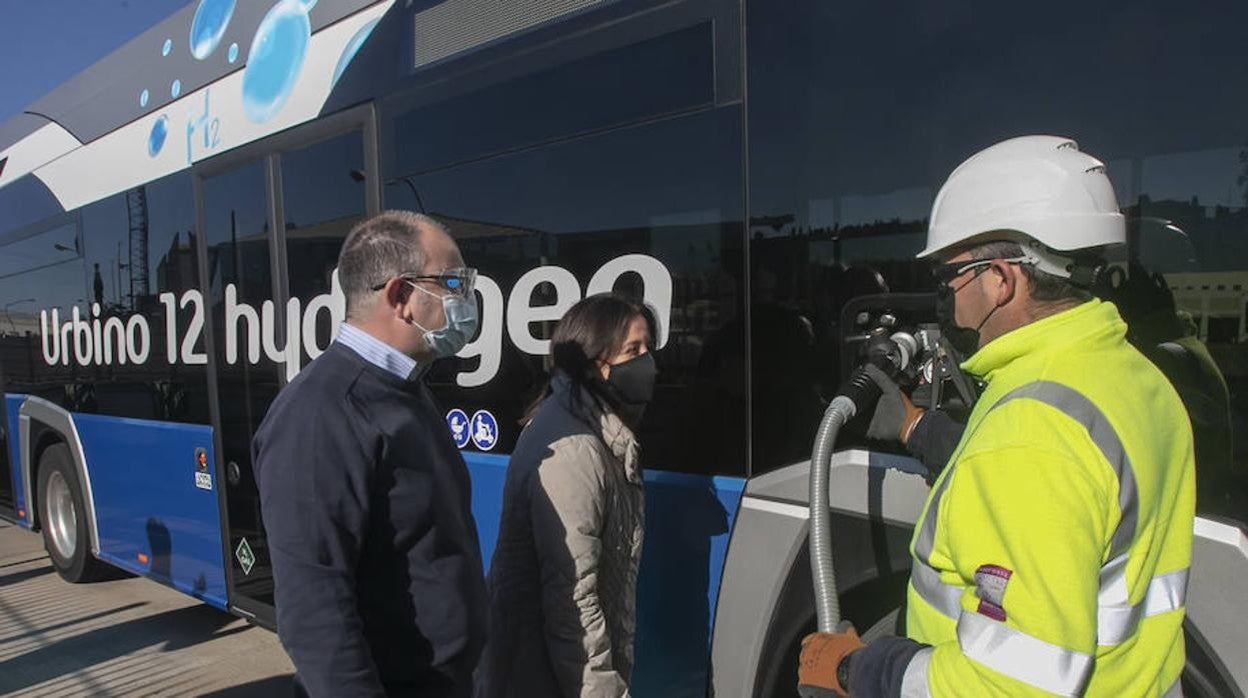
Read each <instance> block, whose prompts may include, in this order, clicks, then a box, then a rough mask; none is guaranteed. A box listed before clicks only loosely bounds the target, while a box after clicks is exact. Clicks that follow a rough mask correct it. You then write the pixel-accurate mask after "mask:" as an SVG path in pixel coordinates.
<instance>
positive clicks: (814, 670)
mask: <svg viewBox="0 0 1248 698" xmlns="http://www.w3.org/2000/svg"><path fill="white" fill-rule="evenodd" d="M863 647H865V645H863V644H862V640H860V639H858V631H857V630H854V626H853V625H851V624H850V623H849V622H848V621H844V622H842V623H841V624H840V625H838V626H837V632H835V633H811V634H809V635H807V636H806V637H804V638H802V655H801V658H800V659H799V660H798V663H797V693H798V695H800V696H802V698H832V696H838V697H839V698H849V688H848V686H846V684H847V683H849V664H848V663H845V665H844V667H842V663H843V660H844V659H845V658H846V657H848V656H849V655H851V654H853V653H854V652H857V651H858V650H860V649H862V648H863Z"/></svg>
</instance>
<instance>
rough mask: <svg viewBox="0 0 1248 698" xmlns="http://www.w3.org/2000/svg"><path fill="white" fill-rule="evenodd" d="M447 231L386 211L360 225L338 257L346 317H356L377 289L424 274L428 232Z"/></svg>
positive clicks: (423, 220)
mask: <svg viewBox="0 0 1248 698" xmlns="http://www.w3.org/2000/svg"><path fill="white" fill-rule="evenodd" d="M431 229H432V230H441V231H443V232H445V230H446V228H445V227H443V225H442V224H441V223H439V222H437V221H436V220H434V219H432V218H430V217H429V216H425V215H421V214H419V213H412V212H411V211H386V212H384V213H379V214H377V215H376V216H373V217H372V218H367V219H365V220H362V221H360V222H359V223H357V224H356V225H355V227H354V228H352V229H351V232H350V233H349V234H348V235H347V239H346V241H344V242H343V243H342V251H341V252H339V253H338V283H339V284H340V285H341V286H342V293H343V295H344V296H346V299H347V316H348V317H355V316H356V315H358V313H359V311H360V309H361V308H363V307H365V306H367V305H368V304H369V301H370V300H371V299H372V296H373V295H374V294H375V293H377V292H376V291H374V290H373V288H374V287H375V286H379V285H381V284H384V283H386V282H387V281H389V280H390V279H393V278H394V277H396V276H401V275H403V274H419V273H421V272H422V271H424V267H425V251H424V245H423V242H422V239H423V235H424V233H425V231H427V230H431Z"/></svg>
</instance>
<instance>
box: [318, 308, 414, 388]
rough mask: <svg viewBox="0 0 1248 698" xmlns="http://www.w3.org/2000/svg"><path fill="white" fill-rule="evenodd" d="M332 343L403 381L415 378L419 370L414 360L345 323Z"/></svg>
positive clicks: (339, 327) (340, 326)
mask: <svg viewBox="0 0 1248 698" xmlns="http://www.w3.org/2000/svg"><path fill="white" fill-rule="evenodd" d="M334 341H336V342H339V343H341V344H342V345H343V346H344V347H346V348H348V349H350V350H351V351H353V352H355V353H357V354H359V355H360V358H362V359H364V360H365V361H367V362H369V363H370V364H373V365H374V366H377V367H378V368H380V369H381V370H383V371H386V372H387V373H393V374H394V375H396V376H398V377H399V378H402V379H403V380H411V379H412V378H415V377H416V375H417V371H418V369H419V368H420V365H419V364H418V363H417V362H416V359H413V358H412V357H410V356H408V355H407V354H404V353H403V352H401V351H399V350H398V349H395V348H394V347H392V346H390V345H389V344H386V343H385V342H383V341H381V340H380V339H377V338H376V337H374V336H372V335H371V334H369V333H367V332H365V331H364V330H361V329H360V328H358V327H355V326H354V325H348V324H347V323H345V322H344V323H342V324H341V325H339V326H338V338H337V339H336V340H334Z"/></svg>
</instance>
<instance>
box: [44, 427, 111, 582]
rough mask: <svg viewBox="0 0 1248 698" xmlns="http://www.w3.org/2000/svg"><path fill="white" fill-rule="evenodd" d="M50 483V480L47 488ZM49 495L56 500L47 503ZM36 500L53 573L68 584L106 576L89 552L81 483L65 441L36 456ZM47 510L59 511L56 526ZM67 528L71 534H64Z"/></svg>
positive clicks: (102, 564)
mask: <svg viewBox="0 0 1248 698" xmlns="http://www.w3.org/2000/svg"><path fill="white" fill-rule="evenodd" d="M50 483H54V484H52V485H51V491H50V489H49V484H50ZM58 495H59V497H58ZM53 497H56V498H58V500H59V501H58V502H57V503H51V502H50V501H49V499H50V498H53ZM36 501H37V502H38V506H39V527H40V529H41V530H42V531H43V548H44V550H46V551H48V557H49V558H50V559H51V560H52V566H53V567H54V568H56V573H57V574H59V575H61V578H62V579H64V580H65V581H67V582H70V583H71V584H79V583H84V582H93V581H95V580H97V579H101V578H103V577H104V576H106V573H107V572H108V566H106V565H105V564H104V563H102V562H100V561H99V560H97V559H95V556H94V555H92V554H91V538H90V536H91V531H90V528H89V524H88V522H87V510H86V507H85V506H84V505H83V498H82V486H81V485H80V484H79V482H78V472H77V469H76V468H74V461H73V458H72V457H71V456H70V454H69V447H68V446H66V445H65V444H61V443H58V444H53V445H51V446H49V447H47V448H46V449H44V451H43V453H42V454H41V455H40V456H39V490H38V495H37V499H36ZM66 507H69V508H70V510H69V512H70V515H64V512H65V511H66ZM51 510H59V511H60V512H62V516H60V517H58V520H59V521H60V522H61V526H60V527H58V524H57V521H55V520H54V518H53V517H54V513H53V512H52V511H51ZM71 518H72V524H71ZM58 528H59V529H60V533H59V534H58V532H57V531H58ZM70 529H72V536H71V535H67V534H69V533H70ZM58 535H59V538H58Z"/></svg>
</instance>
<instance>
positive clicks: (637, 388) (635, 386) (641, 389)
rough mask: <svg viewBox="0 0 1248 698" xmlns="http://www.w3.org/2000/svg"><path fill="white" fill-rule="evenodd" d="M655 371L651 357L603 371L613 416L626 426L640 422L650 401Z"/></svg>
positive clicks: (657, 370) (634, 360)
mask: <svg viewBox="0 0 1248 698" xmlns="http://www.w3.org/2000/svg"><path fill="white" fill-rule="evenodd" d="M658 373H659V368H658V366H657V365H655V363H654V355H652V354H651V353H650V352H646V353H645V354H642V355H641V356H638V357H636V358H633V359H629V360H628V361H625V362H623V363H618V364H615V365H614V366H609V367H608V368H607V385H608V386H609V387H610V390H611V394H612V397H614V398H615V400H614V401H615V403H616V405H615V408H616V412H617V413H618V414H619V415H620V417H621V418H622V419H623V420H624V421H625V422H627V423H628V424H629V425H630V426H636V425H637V423H638V422H640V421H641V415H642V413H643V412H645V410H646V405H648V404H650V401H651V400H653V399H654V381H655V378H656V377H657V376H658Z"/></svg>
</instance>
